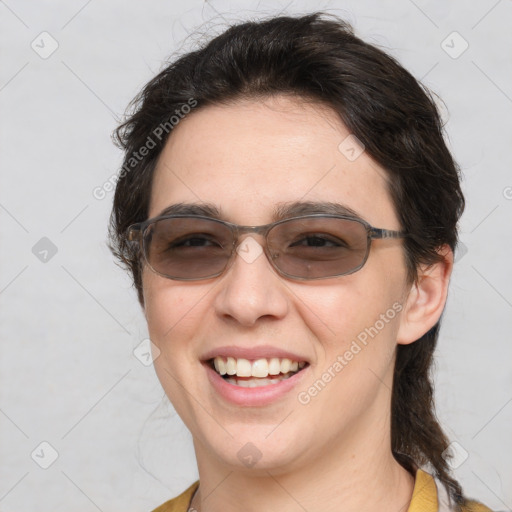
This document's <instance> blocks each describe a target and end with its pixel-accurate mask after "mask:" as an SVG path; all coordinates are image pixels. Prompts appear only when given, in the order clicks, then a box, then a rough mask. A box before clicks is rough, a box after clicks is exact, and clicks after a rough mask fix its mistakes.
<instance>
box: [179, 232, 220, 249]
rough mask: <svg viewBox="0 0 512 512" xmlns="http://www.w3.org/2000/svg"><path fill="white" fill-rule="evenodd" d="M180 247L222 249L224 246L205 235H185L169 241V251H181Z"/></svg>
mask: <svg viewBox="0 0 512 512" xmlns="http://www.w3.org/2000/svg"><path fill="white" fill-rule="evenodd" d="M180 247H222V244H221V243H220V242H219V241H218V240H216V239H215V238H213V237H211V236H208V235H203V234H190V235H185V236H182V237H180V238H179V239H177V240H170V241H169V249H179V248H180Z"/></svg>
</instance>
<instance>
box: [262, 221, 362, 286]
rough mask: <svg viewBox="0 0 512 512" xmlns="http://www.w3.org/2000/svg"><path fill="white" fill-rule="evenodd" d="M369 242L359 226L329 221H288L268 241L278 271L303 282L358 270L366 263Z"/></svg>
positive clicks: (281, 224)
mask: <svg viewBox="0 0 512 512" xmlns="http://www.w3.org/2000/svg"><path fill="white" fill-rule="evenodd" d="M368 242H369V240H368V234H367V232H366V228H365V226H364V225H363V224H361V223H360V222H358V221H355V220H347V219H337V218H329V217H322V218H304V219H294V220H289V221H285V222H282V223H280V224H277V225H276V226H275V227H274V228H272V230H271V231H270V233H269V237H268V246H269V250H270V252H271V254H272V255H273V258H272V259H273V262H274V264H275V265H276V267H277V268H278V269H279V270H281V271H282V272H283V273H285V274H287V275H289V276H293V277H299V278H304V279H318V278H322V277H333V276H338V275H343V274H349V273H351V272H354V271H355V270H358V269H359V268H361V266H362V265H363V264H364V262H365V260H366V257H367V253H368V246H369V243H368Z"/></svg>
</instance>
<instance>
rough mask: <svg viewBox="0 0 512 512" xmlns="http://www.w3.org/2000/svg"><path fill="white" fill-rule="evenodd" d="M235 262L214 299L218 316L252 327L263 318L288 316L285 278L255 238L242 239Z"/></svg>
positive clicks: (225, 275) (224, 277)
mask: <svg viewBox="0 0 512 512" xmlns="http://www.w3.org/2000/svg"><path fill="white" fill-rule="evenodd" d="M233 258H234V261H233V263H232V264H231V266H230V268H228V269H227V270H226V273H225V274H224V275H223V276H222V278H221V279H222V283H220V284H221V289H220V291H219V293H218V294H217V295H216V297H215V304H214V307H215V309H216V312H217V314H218V315H220V316H222V317H224V318H231V319H233V320H235V321H236V322H238V323H239V324H241V325H244V326H246V327H250V326H253V325H255V324H256V322H257V321H258V320H259V319H261V318H269V319H270V318H274V319H280V318H283V317H284V316H286V314H287V312H288V309H289V299H288V296H287V294H286V287H285V285H284V283H283V281H282V278H281V277H280V276H279V275H278V274H277V273H276V272H275V271H274V269H273V268H272V265H271V264H270V262H269V261H268V259H267V257H266V256H265V253H264V252H263V248H262V246H261V245H260V244H259V243H258V242H257V241H256V239H255V238H253V237H252V236H247V237H245V238H243V239H242V240H240V242H239V245H238V247H237V249H236V254H234V255H233Z"/></svg>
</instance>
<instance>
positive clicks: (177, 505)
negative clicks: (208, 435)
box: [153, 481, 480, 512]
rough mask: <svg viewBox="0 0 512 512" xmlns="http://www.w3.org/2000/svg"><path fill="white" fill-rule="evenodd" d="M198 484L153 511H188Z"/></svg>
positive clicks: (195, 483)
mask: <svg viewBox="0 0 512 512" xmlns="http://www.w3.org/2000/svg"><path fill="white" fill-rule="evenodd" d="M198 485H199V481H197V482H194V483H193V484H192V485H191V486H190V487H189V488H188V489H187V490H186V491H184V492H182V493H181V494H180V495H179V496H177V497H176V498H174V499H172V500H169V501H166V502H165V503H164V504H162V505H160V506H159V507H157V508H155V509H154V510H153V512H187V511H188V507H189V505H190V500H191V499H192V496H193V495H194V492H195V490H196V489H197V487H198ZM470 512H472V511H470ZM478 512H480V511H478Z"/></svg>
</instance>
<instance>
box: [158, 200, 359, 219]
mask: <svg viewBox="0 0 512 512" xmlns="http://www.w3.org/2000/svg"><path fill="white" fill-rule="evenodd" d="M316 213H320V214H322V213H324V214H328V215H344V216H347V217H352V218H356V219H363V217H362V216H361V215H359V214H358V213H357V212H356V211H355V210H353V209H352V208H350V207H348V206H346V205H343V204H340V203H333V202H325V201H293V202H287V203H278V204H277V205H276V206H275V207H274V209H273V212H272V222H277V221H279V220H283V219H287V218H290V217H297V216H301V215H311V214H316ZM165 215H201V216H203V217H212V218H214V219H219V220H225V221H228V219H226V218H225V217H224V215H223V214H222V211H221V209H220V208H219V207H218V206H216V205H215V204H213V203H203V202H201V203H175V204H171V205H169V206H168V207H167V208H164V209H163V210H162V211H161V212H160V213H159V214H158V215H157V216H158V217H162V216H165Z"/></svg>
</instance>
